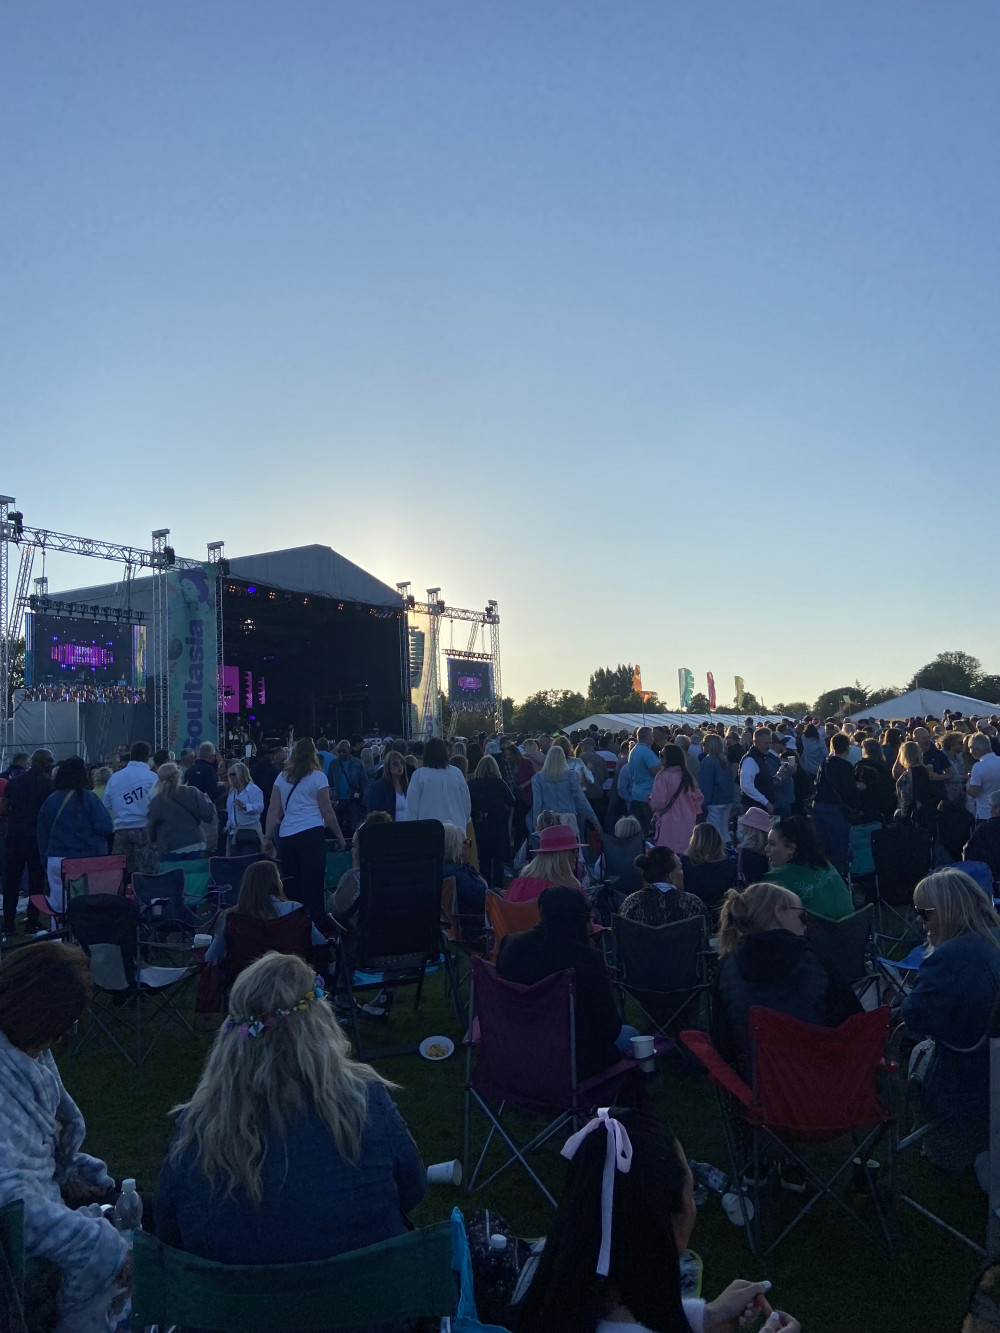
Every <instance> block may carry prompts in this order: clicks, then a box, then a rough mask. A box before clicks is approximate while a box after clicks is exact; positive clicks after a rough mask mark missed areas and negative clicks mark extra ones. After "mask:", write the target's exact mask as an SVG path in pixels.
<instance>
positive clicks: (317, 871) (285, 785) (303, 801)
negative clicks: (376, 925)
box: [264, 736, 347, 930]
mask: <svg viewBox="0 0 1000 1333" xmlns="http://www.w3.org/2000/svg"><path fill="white" fill-rule="evenodd" d="M279 825H280V835H281V837H280V853H279V854H280V857H281V870H282V878H283V879H286V880H291V881H293V887H294V892H295V897H296V899H297V900H298V901H299V902H300V903H302V905H303V906H304V907H305V908H307V909H308V912H309V915H310V916H311V917H312V919H313V921H314V922H315V924H316V925H317V926H319V927H320V929H321V930H322V929H323V927H324V926H325V925H326V924H327V916H326V906H325V902H324V898H323V891H324V885H325V880H326V839H325V838H324V836H323V828H324V825H325V826H326V828H328V829H330V831H331V832H332V833H333V836H334V838H335V839H336V841H337V844H338V846H339V848H340V850H341V851H343V850H344V848H345V847H346V846H347V844H346V842H345V841H344V835H343V833H341V831H340V825H339V824H338V823H337V816H336V814H335V813H334V809H333V806H332V805H331V803H330V784H329V782H327V780H326V775H325V774H324V772H323V769H322V768H321V766H320V762H319V755H318V754H317V753H316V746H315V745H314V743H313V739H312V737H311V736H300V737H299V739H298V740H297V741H296V742H295V744H294V745H293V746H292V753H291V756H290V757H289V759H288V762H287V763H286V764H285V768H284V772H282V773H279V774H278V776H277V778H275V780H274V790H273V791H272V792H271V804H270V806H269V807H268V811H267V826H266V828H265V830H264V851H265V852H267V854H268V855H269V856H270V855H273V854H274V851H275V841H274V840H275V834H276V832H277V831H279Z"/></svg>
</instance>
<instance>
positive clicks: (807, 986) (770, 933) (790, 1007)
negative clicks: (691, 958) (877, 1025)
mask: <svg viewBox="0 0 1000 1333" xmlns="http://www.w3.org/2000/svg"><path fill="white" fill-rule="evenodd" d="M754 1005H760V1006H761V1007H762V1008H764V1009H775V1010H777V1012H778V1013H780V1014H789V1015H790V1016H791V1017H792V1018H800V1019H801V1020H802V1021H803V1023H815V1024H816V1026H817V1027H830V1028H833V1027H839V1026H840V1024H841V1023H843V1022H844V1021H845V1019H848V1018H850V1016H851V1014H857V1013H860V1012H861V1005H860V1004H859V1003H858V998H857V996H856V995H855V994H854V992H853V990H851V987H850V986H849V985H848V983H847V982H846V981H845V980H844V979H843V977H841V976H839V975H838V974H837V973H836V972H834V971H833V970H832V968H830V967H829V966H828V965H827V963H826V962H825V961H824V960H823V959H822V958H820V956H819V955H818V954H816V953H814V952H813V950H812V949H811V948H810V946H809V942H808V940H807V939H806V937H805V936H804V935H793V934H792V933H791V931H788V930H765V931H764V932H762V933H761V934H760V935H751V936H749V937H748V938H747V939H746V940H745V941H744V943H743V944H742V945H741V946H740V947H739V948H738V949H737V950H736V952H735V953H731V954H727V955H726V957H725V958H723V960H722V962H721V963H720V964H719V970H718V972H717V973H716V977H715V991H714V994H713V996H712V1040H713V1042H714V1043H715V1045H716V1048H717V1049H718V1052H719V1054H720V1055H721V1056H722V1058H723V1059H724V1060H727V1061H728V1062H729V1063H730V1064H732V1065H735V1066H736V1069H737V1071H738V1072H739V1074H740V1076H741V1077H742V1078H744V1079H745V1080H746V1081H747V1082H748V1083H749V1082H751V1080H752V1077H753V1068H752V1064H753V1061H752V1052H751V1043H750V1010H751V1009H752V1008H753V1006H754Z"/></svg>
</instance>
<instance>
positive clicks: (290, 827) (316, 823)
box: [274, 768, 330, 838]
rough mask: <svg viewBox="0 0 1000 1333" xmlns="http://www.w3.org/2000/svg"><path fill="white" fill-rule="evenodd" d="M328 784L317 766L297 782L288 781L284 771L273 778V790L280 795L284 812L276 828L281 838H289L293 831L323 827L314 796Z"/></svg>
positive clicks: (317, 803) (300, 831)
mask: <svg viewBox="0 0 1000 1333" xmlns="http://www.w3.org/2000/svg"><path fill="white" fill-rule="evenodd" d="M329 785H330V784H329V782H327V780H326V774H325V773H323V772H322V771H321V770H320V769H318V768H316V769H313V771H312V772H311V773H307V774H306V776H305V777H304V778H302V779H300V781H298V782H289V781H288V779H287V778H286V777H285V775H284V773H279V774H278V776H277V777H276V778H275V779H274V790H275V791H276V792H278V793H279V795H280V797H281V809H282V811H283V812H284V813H283V815H282V819H281V827H280V828H279V830H278V832H279V833H280V834H281V836H282V837H283V838H290V837H291V836H292V834H293V833H304V832H305V831H306V829H310V828H322V827H323V816H322V814H320V809H319V802H318V800H317V799H316V797H317V795H318V793H319V792H321V791H322V790H323V789H324V787H329Z"/></svg>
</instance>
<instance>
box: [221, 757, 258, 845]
mask: <svg viewBox="0 0 1000 1333" xmlns="http://www.w3.org/2000/svg"><path fill="white" fill-rule="evenodd" d="M226 776H227V777H228V779H229V788H228V790H227V792H226V855H227V856H253V855H254V854H255V853H256V852H259V851H260V844H261V841H262V832H261V827H260V818H261V815H262V814H263V813H264V793H263V792H262V791H261V789H260V788H259V787H258V786H257V784H256V783H255V782H254V781H253V780H252V779H251V777H250V770H249V769H248V768H247V766H246V764H242V763H239V762H238V761H234V762H233V763H231V764H230V765H229V768H228V770H227V771H226Z"/></svg>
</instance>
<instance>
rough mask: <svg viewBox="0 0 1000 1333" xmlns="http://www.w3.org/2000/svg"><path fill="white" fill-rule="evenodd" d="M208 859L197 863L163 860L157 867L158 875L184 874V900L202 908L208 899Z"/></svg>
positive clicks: (202, 858)
mask: <svg viewBox="0 0 1000 1333" xmlns="http://www.w3.org/2000/svg"><path fill="white" fill-rule="evenodd" d="M210 864H211V863H210V861H209V859H208V857H207V856H206V857H200V858H199V859H198V860H197V861H170V860H163V861H161V862H160V863H159V865H158V866H157V868H156V869H157V874H160V875H166V874H169V873H170V871H171V870H182V871H183V872H184V900H185V902H187V903H189V904H190V905H192V906H194V907H200V906H201V905H202V904H203V903H204V902H205V899H206V898H207V897H208V881H209V865H210Z"/></svg>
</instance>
